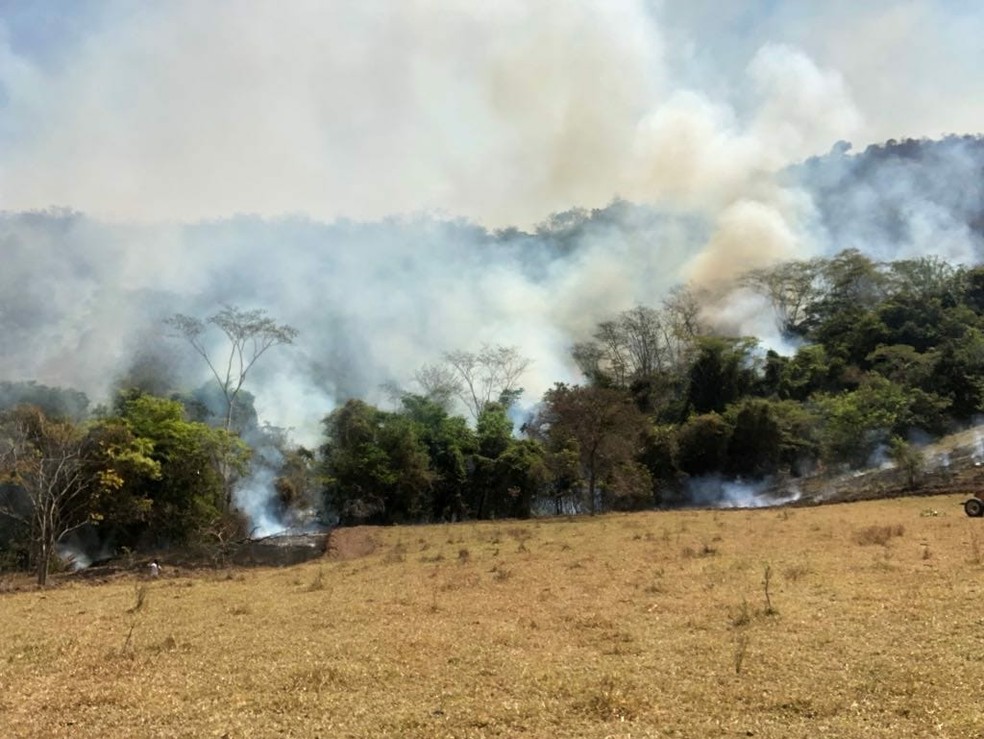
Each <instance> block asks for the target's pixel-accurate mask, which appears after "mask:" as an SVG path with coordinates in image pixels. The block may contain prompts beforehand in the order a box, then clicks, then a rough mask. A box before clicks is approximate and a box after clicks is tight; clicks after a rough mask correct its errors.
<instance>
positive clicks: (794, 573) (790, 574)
mask: <svg viewBox="0 0 984 739" xmlns="http://www.w3.org/2000/svg"><path fill="white" fill-rule="evenodd" d="M811 572H813V570H812V569H811V568H810V566H809V565H808V564H802V563H800V564H793V565H789V566H788V567H786V568H785V569H784V570H783V571H782V576H783V577H784V578H786V580H788V581H789V582H798V581H799V580H802V579H803V578H804V577H806V576H807V575H809V574H810V573H811Z"/></svg>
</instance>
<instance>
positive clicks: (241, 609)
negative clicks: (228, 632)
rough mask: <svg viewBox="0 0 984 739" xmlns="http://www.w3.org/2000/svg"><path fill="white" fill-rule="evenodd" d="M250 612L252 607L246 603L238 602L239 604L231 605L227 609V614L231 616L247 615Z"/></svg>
mask: <svg viewBox="0 0 984 739" xmlns="http://www.w3.org/2000/svg"><path fill="white" fill-rule="evenodd" d="M252 612H253V609H252V608H250V607H249V605H248V604H246V603H240V604H239V605H236V606H233V607H232V608H230V609H229V614H230V615H232V616H248V615H249V614H251V613H252Z"/></svg>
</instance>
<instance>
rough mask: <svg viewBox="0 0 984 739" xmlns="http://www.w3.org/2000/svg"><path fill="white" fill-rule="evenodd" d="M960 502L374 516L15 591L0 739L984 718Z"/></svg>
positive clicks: (7, 615) (641, 732) (888, 726)
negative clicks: (240, 553)
mask: <svg viewBox="0 0 984 739" xmlns="http://www.w3.org/2000/svg"><path fill="white" fill-rule="evenodd" d="M961 501H962V498H960V497H956V496H946V497H937V498H908V499H898V500H891V501H878V502H868V503H855V504H850V505H838V506H828V507H822V508H803V509H787V510H760V511H689V512H655V513H643V514H632V515H610V516H603V517H598V518H595V519H586V518H585V519H578V520H550V521H540V522H529V523H516V522H512V521H509V522H498V523H482V524H476V523H465V524H458V525H445V526H430V527H413V528H388V529H376V530H371V531H370V532H368V534H367V532H366V530H362V531H358V532H354V533H350V534H348V535H350V536H352V537H359V536H366V535H371V536H372V537H373V538H374V539H375V544H376V546H375V548H374V549H373V550H372V551H371V552H369V553H368V554H364V556H359V557H357V558H353V559H338V558H335V559H331V558H328V559H325V560H324V561H321V562H314V563H309V564H307V565H303V566H298V567H295V568H290V569H278V570H272V569H271V570H236V571H230V572H225V571H222V572H217V573H214V574H213V573H209V574H204V575H202V574H198V575H195V576H178V575H175V574H174V573H167V574H168V575H169V576H166V577H164V578H162V579H160V580H156V581H153V582H147V581H142V580H140V579H139V578H136V577H133V578H129V579H127V578H123V579H120V580H116V581H113V582H111V583H106V584H102V585H92V584H86V583H82V582H74V581H69V582H67V583H66V584H64V585H62V586H60V587H57V588H54V589H50V590H48V591H46V592H29V591H28V592H15V593H8V594H6V595H2V596H0V624H2V627H0V628H2V631H0V734H2V735H4V736H15V737H31V736H36V737H89V736H99V737H139V736H148V737H149V736H155V737H157V736H160V737H170V736H174V737H206V736H220V737H221V736H228V737H251V736H256V737H279V736H296V737H316V736H321V737H486V736H502V737H521V736H534V737H609V736H611V737H718V736H755V737H782V738H783V739H786V738H788V737H821V736H824V737H892V738H893V739H898V738H899V737H975V736H981V735H984V715H982V712H981V710H980V708H979V706H978V704H977V700H976V699H977V690H978V689H979V688H980V686H981V685H982V684H984V598H982V577H984V521H982V520H979V519H968V518H966V517H965V516H964V515H963V513H962V511H961V509H960V502H961ZM368 550H369V548H368V547H365V548H363V549H362V550H361V552H360V553H364V552H367V551H368ZM352 551H358V547H354V548H352ZM767 571H768V581H769V587H768V601H767V600H766V588H765V585H764V581H765V579H766V572H767ZM144 585H145V586H146V591H145V592H144V594H143V596H141V597H143V601H142V604H141V605H140V607H139V608H136V606H137V604H138V599H139V598H138V588H139V587H141V586H144ZM770 604H771V612H770Z"/></svg>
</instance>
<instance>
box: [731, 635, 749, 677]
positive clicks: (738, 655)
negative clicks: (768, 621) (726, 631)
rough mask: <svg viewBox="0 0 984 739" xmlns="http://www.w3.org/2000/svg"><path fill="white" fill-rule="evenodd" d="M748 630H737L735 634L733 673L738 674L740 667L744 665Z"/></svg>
mask: <svg viewBox="0 0 984 739" xmlns="http://www.w3.org/2000/svg"><path fill="white" fill-rule="evenodd" d="M748 641H749V639H748V632H747V631H744V630H742V631H739V632H738V633H737V634H735V653H734V664H735V674H736V675H740V674H741V671H742V668H743V667H744V665H745V655H746V654H748Z"/></svg>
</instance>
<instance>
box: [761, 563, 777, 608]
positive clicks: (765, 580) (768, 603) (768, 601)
mask: <svg viewBox="0 0 984 739" xmlns="http://www.w3.org/2000/svg"><path fill="white" fill-rule="evenodd" d="M771 583H772V567H770V566H769V565H766V566H765V573H764V574H763V576H762V589H763V591H764V594H765V611H764V613H765V615H766V616H775V615H776V614H777V613H778V611H777V610H776V609H775V608H774V607H773V606H772V597H771V596H770V595H769V585H770V584H771Z"/></svg>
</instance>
